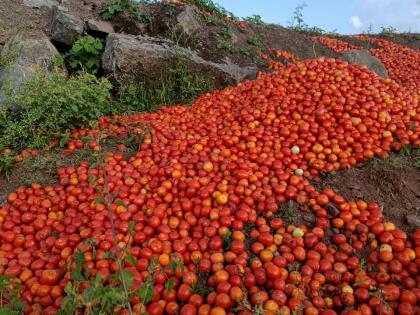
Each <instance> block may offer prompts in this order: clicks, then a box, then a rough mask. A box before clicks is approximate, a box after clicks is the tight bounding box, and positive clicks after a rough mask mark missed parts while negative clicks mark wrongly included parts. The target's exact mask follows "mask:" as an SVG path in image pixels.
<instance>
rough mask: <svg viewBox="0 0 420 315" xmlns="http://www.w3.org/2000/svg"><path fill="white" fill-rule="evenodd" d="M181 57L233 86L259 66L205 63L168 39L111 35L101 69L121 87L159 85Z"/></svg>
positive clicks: (199, 69)
mask: <svg viewBox="0 0 420 315" xmlns="http://www.w3.org/2000/svg"><path fill="white" fill-rule="evenodd" d="M180 57H181V58H182V59H183V60H184V61H185V63H186V64H187V66H188V67H189V69H192V70H193V71H196V72H205V73H208V75H209V76H210V77H213V78H214V79H215V80H217V82H221V83H228V84H234V83H238V82H240V81H242V80H244V79H248V78H253V77H255V75H256V73H257V68H256V67H242V66H238V65H236V64H234V63H232V62H231V61H230V60H229V59H225V60H224V62H223V63H215V62H211V61H207V60H204V59H203V58H201V57H200V56H199V55H198V54H197V53H196V52H194V51H191V50H189V49H185V48H181V47H174V46H171V43H170V42H169V41H166V40H162V39H158V38H155V37H148V36H133V35H124V34H109V35H108V37H107V40H106V47H105V51H104V54H103V55H102V67H103V69H104V71H105V72H106V73H107V74H110V75H111V76H112V78H113V79H114V80H115V81H116V82H117V83H119V84H122V85H124V84H127V83H133V82H142V81H149V82H156V81H158V80H159V79H160V76H161V73H162V71H166V70H167V69H169V68H171V67H173V66H174V64H175V63H176V61H177V60H178V59H179V58H180Z"/></svg>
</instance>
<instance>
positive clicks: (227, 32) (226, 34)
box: [219, 25, 233, 40]
mask: <svg viewBox="0 0 420 315" xmlns="http://www.w3.org/2000/svg"><path fill="white" fill-rule="evenodd" d="M219 35H220V36H222V38H223V39H225V40H229V39H232V36H233V30H232V27H230V26H229V25H225V26H223V27H222V28H221V29H220V31H219Z"/></svg>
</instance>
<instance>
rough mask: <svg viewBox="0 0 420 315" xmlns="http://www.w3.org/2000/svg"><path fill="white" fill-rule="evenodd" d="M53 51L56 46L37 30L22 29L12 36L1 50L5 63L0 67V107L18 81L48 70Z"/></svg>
mask: <svg viewBox="0 0 420 315" xmlns="http://www.w3.org/2000/svg"><path fill="white" fill-rule="evenodd" d="M57 55H58V51H57V49H56V48H55V47H54V45H53V44H51V42H50V41H49V39H48V37H47V36H46V35H45V34H44V33H42V32H40V31H22V32H18V33H17V34H15V35H14V36H12V37H11V38H10V39H9V40H8V41H7V42H6V45H5V46H4V48H3V50H2V52H1V58H2V59H3V60H5V65H4V66H3V67H2V68H0V108H2V107H4V106H5V102H6V99H7V94H8V92H10V93H11V96H13V95H16V93H17V91H18V89H19V86H20V85H21V83H22V82H24V81H25V80H27V79H28V78H30V77H32V76H34V75H35V74H36V73H38V72H39V71H41V72H44V73H47V72H49V71H51V70H52V69H53V67H54V61H55V58H56V56H57Z"/></svg>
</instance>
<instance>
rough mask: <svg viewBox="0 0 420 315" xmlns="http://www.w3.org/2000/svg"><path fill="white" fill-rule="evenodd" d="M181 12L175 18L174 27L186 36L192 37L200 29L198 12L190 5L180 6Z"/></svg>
mask: <svg viewBox="0 0 420 315" xmlns="http://www.w3.org/2000/svg"><path fill="white" fill-rule="evenodd" d="M180 10H181V11H180V12H179V13H178V15H177V16H176V22H177V25H176V27H177V28H178V29H179V30H180V31H181V32H183V33H184V34H185V35H187V36H192V35H193V34H194V33H195V32H197V31H198V30H199V29H200V28H201V24H200V11H198V9H197V7H195V6H191V5H184V6H181V9H180Z"/></svg>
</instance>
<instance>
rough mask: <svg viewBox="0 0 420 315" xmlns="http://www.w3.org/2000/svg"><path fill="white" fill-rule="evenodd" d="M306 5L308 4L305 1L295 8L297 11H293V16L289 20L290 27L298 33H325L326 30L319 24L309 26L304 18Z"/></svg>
mask: <svg viewBox="0 0 420 315" xmlns="http://www.w3.org/2000/svg"><path fill="white" fill-rule="evenodd" d="M305 7H307V4H306V3H305V2H303V3H301V4H299V5H298V6H297V7H296V8H295V11H293V16H292V18H291V20H290V21H289V29H291V30H293V31H295V32H298V33H305V34H307V35H320V34H325V33H326V31H325V30H323V29H321V28H319V27H317V26H309V25H308V24H306V23H305V20H304V18H303V10H304V9H305Z"/></svg>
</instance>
